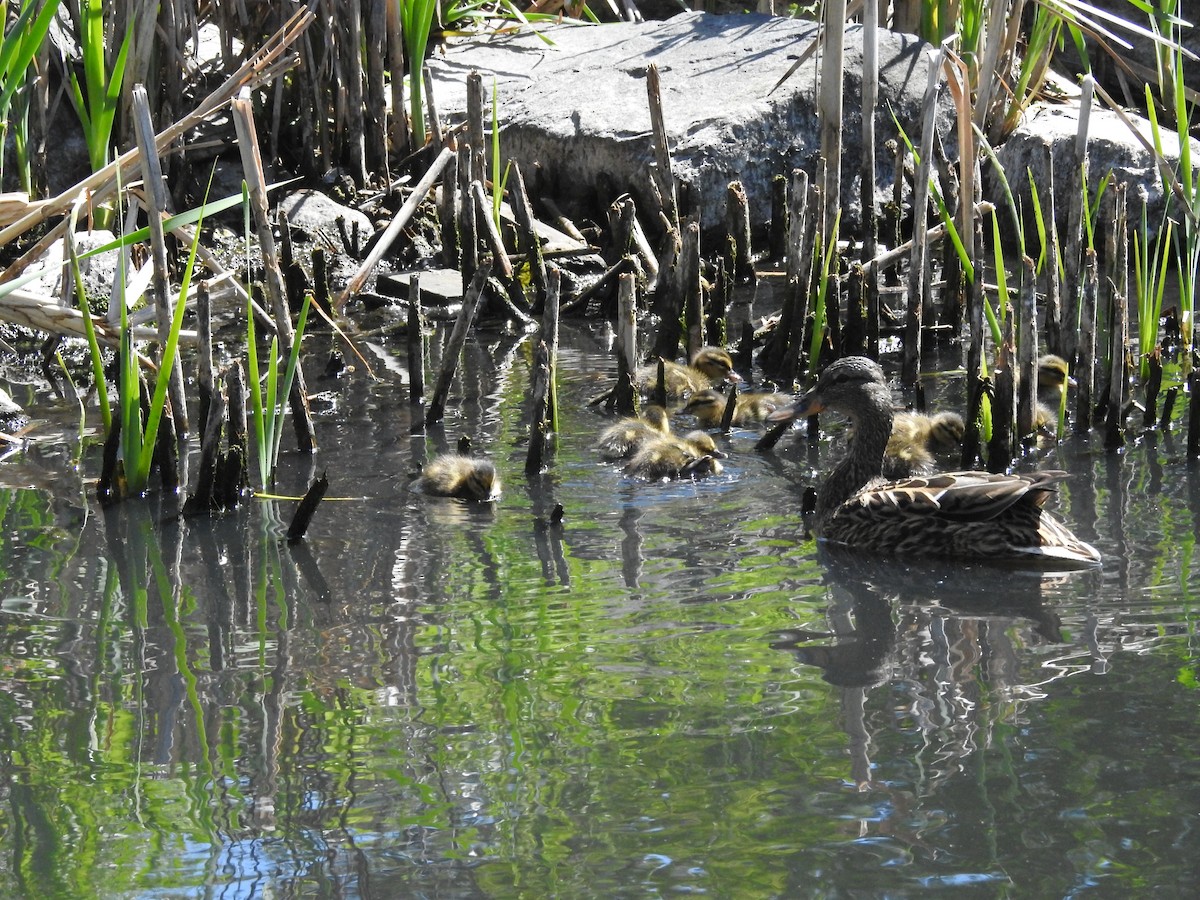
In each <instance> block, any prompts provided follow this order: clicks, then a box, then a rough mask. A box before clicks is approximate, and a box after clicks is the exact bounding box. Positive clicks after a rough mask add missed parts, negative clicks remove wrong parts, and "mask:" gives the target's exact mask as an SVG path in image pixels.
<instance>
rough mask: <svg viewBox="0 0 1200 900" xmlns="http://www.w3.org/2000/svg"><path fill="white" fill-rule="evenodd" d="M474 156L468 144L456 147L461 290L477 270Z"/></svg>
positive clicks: (477, 239) (477, 249)
mask: <svg viewBox="0 0 1200 900" xmlns="http://www.w3.org/2000/svg"><path fill="white" fill-rule="evenodd" d="M473 159H474V154H473V153H472V152H471V145H470V144H469V143H461V144H459V145H458V167H457V171H458V194H459V198H460V202H459V204H458V222H457V229H458V249H459V260H460V264H459V269H461V271H462V277H463V290H466V288H467V286H468V285H469V284H470V283H471V280H472V279H473V278H474V277H475V270H476V269H478V268H479V228H478V225H477V223H476V221H475V220H476V214H475V203H474V201H473V200H472V199H471V182H472V181H473V180H474V178H475V169H474V165H475V164H474V162H473Z"/></svg>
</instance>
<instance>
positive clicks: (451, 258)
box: [425, 69, 461, 269]
mask: <svg viewBox="0 0 1200 900" xmlns="http://www.w3.org/2000/svg"><path fill="white" fill-rule="evenodd" d="M425 71H426V73H428V72H429V70H428V69H426V70H425ZM459 202H460V196H459V191H458V156H457V154H455V155H452V156H451V157H450V158H449V159H448V160H447V161H446V169H445V177H443V178H442V186H441V190H439V191H438V197H437V210H438V234H440V235H441V238H442V263H443V264H444V265H445V266H446V268H447V269H457V268H458V267H459V263H460V257H461V254H460V247H459V244H458V215H459V213H458V206H459Z"/></svg>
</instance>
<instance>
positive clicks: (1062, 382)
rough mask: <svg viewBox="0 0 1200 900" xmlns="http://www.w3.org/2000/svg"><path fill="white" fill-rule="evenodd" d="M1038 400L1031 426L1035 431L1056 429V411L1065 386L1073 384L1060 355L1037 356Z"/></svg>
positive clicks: (1064, 391) (1068, 370)
mask: <svg viewBox="0 0 1200 900" xmlns="http://www.w3.org/2000/svg"><path fill="white" fill-rule="evenodd" d="M1037 381H1038V402H1037V407H1036V408H1035V409H1034V411H1033V427H1034V429H1035V430H1036V431H1049V432H1051V433H1053V432H1054V431H1056V430H1057V429H1058V411H1059V409H1060V408H1061V406H1062V398H1063V395H1064V394H1065V393H1066V392H1067V386H1068V385H1071V386H1074V384H1075V379H1074V378H1072V377H1071V372H1070V367H1069V366H1068V365H1067V361H1066V360H1065V359H1063V358H1062V357H1061V356H1057V355H1055V354H1053V353H1047V354H1046V355H1045V356H1042V357H1039V358H1038V379H1037Z"/></svg>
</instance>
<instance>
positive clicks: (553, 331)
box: [542, 266, 562, 433]
mask: <svg viewBox="0 0 1200 900" xmlns="http://www.w3.org/2000/svg"><path fill="white" fill-rule="evenodd" d="M561 290H562V272H561V271H560V270H559V268H558V266H551V267H550V270H549V271H548V272H547V284H546V303H545V308H544V309H543V311H542V335H543V338H542V339H543V340H544V341H545V342H546V348H547V349H548V350H549V351H550V393H549V394H548V395H547V397H546V421H547V422H548V423H549V426H550V430H551V431H553V432H555V433H557V432H558V413H559V408H558V333H559V327H558V326H559V312H560V310H559V302H558V301H559V296H560V294H561Z"/></svg>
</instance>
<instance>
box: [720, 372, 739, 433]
mask: <svg viewBox="0 0 1200 900" xmlns="http://www.w3.org/2000/svg"><path fill="white" fill-rule="evenodd" d="M737 398H738V389H737V385H736V384H731V385H730V386H729V397H728V398H727V399H726V400H725V409H724V411H723V412H722V413H721V430H722V431H723V432H725V433H726V434H729V432H730V430H732V428H733V415H734V413H736V412H737Z"/></svg>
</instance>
